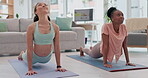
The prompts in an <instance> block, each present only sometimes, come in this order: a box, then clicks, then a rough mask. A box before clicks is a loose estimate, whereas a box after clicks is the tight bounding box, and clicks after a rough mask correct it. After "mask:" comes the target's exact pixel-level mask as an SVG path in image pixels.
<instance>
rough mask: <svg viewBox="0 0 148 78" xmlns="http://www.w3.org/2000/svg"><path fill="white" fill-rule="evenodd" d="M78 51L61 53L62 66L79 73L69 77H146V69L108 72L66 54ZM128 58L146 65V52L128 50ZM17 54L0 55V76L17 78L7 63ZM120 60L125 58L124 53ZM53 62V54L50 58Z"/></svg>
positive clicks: (147, 72)
mask: <svg viewBox="0 0 148 78" xmlns="http://www.w3.org/2000/svg"><path fill="white" fill-rule="evenodd" d="M76 54H79V52H65V53H61V58H62V59H61V60H62V66H63V67H64V68H66V69H67V70H70V71H72V72H74V73H77V74H79V76H75V77H69V78H148V75H147V74H148V69H142V70H131V71H121V72H108V71H105V70H102V69H99V68H97V67H94V66H91V65H88V64H85V63H83V62H80V61H77V60H74V59H71V58H69V57H67V56H66V55H76ZM129 55H130V60H131V61H132V62H133V63H137V64H142V65H147V66H148V53H147V52H141V53H140V52H129ZM15 58H17V56H1V57H0V78H19V75H18V74H17V73H16V72H15V70H14V69H13V67H12V66H11V65H10V64H9V62H8V59H15ZM120 60H125V58H124V55H122V56H121V58H120ZM51 62H52V63H55V58H54V54H53V57H52V59H51Z"/></svg>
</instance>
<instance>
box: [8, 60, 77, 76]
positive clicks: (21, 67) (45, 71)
mask: <svg viewBox="0 0 148 78" xmlns="http://www.w3.org/2000/svg"><path fill="white" fill-rule="evenodd" d="M8 61H9V63H10V64H11V65H12V67H13V68H14V69H15V71H16V72H17V73H18V74H19V76H20V78H65V77H72V76H79V75H78V74H76V73H73V72H71V71H66V72H56V71H55V68H56V65H54V64H52V63H50V62H48V63H46V64H40V63H38V64H35V65H33V70H35V71H36V72H37V73H38V74H35V75H32V76H26V75H25V74H26V72H27V71H28V67H27V64H25V63H24V62H23V61H19V60H17V59H11V60H8Z"/></svg>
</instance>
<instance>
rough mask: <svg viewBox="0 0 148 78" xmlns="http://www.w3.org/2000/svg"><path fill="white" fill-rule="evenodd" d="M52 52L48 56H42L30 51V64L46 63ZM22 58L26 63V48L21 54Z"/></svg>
mask: <svg viewBox="0 0 148 78" xmlns="http://www.w3.org/2000/svg"><path fill="white" fill-rule="evenodd" d="M52 53H53V51H52V52H51V53H50V54H49V55H48V56H45V57H42V56H38V55H36V54H35V53H34V52H32V64H35V63H47V62H48V61H49V60H50V59H51V56H52ZM22 58H23V61H24V62H25V63H28V62H27V50H26V52H24V53H23V54H22Z"/></svg>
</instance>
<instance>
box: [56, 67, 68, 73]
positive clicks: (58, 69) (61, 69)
mask: <svg viewBox="0 0 148 78" xmlns="http://www.w3.org/2000/svg"><path fill="white" fill-rule="evenodd" d="M56 71H59V72H65V71H67V70H66V69H63V68H57V69H56Z"/></svg>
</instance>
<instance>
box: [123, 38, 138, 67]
mask: <svg viewBox="0 0 148 78" xmlns="http://www.w3.org/2000/svg"><path fill="white" fill-rule="evenodd" d="M122 47H123V50H124V54H125V59H126V65H130V66H135V65H134V64H132V63H130V60H129V54H128V49H127V37H125V39H124V42H123V44H122Z"/></svg>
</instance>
